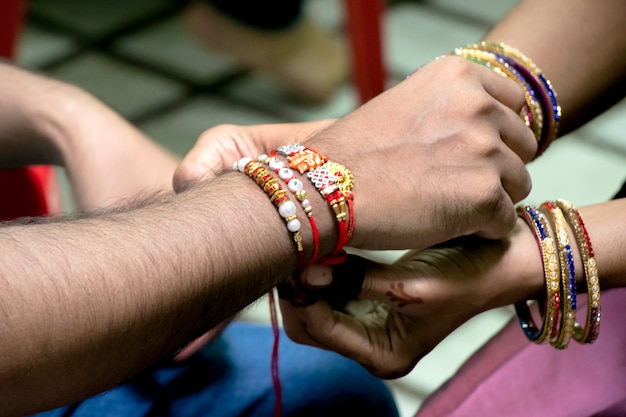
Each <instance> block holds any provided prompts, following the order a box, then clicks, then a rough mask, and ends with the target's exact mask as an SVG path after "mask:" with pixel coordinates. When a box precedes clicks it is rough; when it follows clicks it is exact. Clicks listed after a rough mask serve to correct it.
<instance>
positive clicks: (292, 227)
mask: <svg viewBox="0 0 626 417" xmlns="http://www.w3.org/2000/svg"><path fill="white" fill-rule="evenodd" d="M287 230H289V231H290V232H291V233H296V232H297V231H298V230H300V220H298V219H294V220H290V221H288V222H287Z"/></svg>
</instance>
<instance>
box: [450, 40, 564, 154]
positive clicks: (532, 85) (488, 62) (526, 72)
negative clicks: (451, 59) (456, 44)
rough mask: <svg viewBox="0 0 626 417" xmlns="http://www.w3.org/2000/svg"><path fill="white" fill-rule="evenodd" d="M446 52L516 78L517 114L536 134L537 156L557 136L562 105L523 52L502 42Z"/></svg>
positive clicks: (513, 78) (477, 44)
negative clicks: (519, 90) (518, 91)
mask: <svg viewBox="0 0 626 417" xmlns="http://www.w3.org/2000/svg"><path fill="white" fill-rule="evenodd" d="M449 55H456V56H460V57H463V58H466V59H468V60H470V61H472V62H475V63H477V64H480V65H483V66H485V67H487V68H490V69H492V70H493V71H495V72H497V73H498V74H500V75H502V76H504V77H506V78H509V79H511V80H513V81H515V82H516V83H517V84H519V86H520V87H521V88H522V89H523V90H524V96H525V101H526V104H525V105H524V107H523V108H522V111H521V113H520V117H521V118H522V119H523V120H524V122H525V123H526V126H528V127H529V128H530V129H531V130H532V131H533V134H534V135H535V138H536V139H537V143H538V144H539V146H538V149H537V156H539V155H541V154H542V153H543V152H544V151H545V150H546V149H547V148H548V146H549V145H550V143H551V142H552V141H553V140H554V139H555V138H556V137H557V133H558V128H559V122H560V119H561V107H560V106H559V105H558V103H557V100H556V92H555V91H554V89H553V88H552V84H551V83H550V81H549V80H548V79H547V78H546V77H545V75H544V74H543V72H542V71H541V70H540V69H539V68H538V67H537V66H536V65H535V63H534V62H533V61H532V60H531V59H530V58H528V57H527V56H526V55H524V54H523V53H521V52H520V51H518V50H517V49H515V48H512V47H510V46H508V45H505V44H503V43H493V42H480V43H476V44H471V45H467V46H465V47H460V48H456V49H455V50H454V51H453V52H451V53H450V54H449Z"/></svg>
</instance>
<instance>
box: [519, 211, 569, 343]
mask: <svg viewBox="0 0 626 417" xmlns="http://www.w3.org/2000/svg"><path fill="white" fill-rule="evenodd" d="M517 213H518V215H519V216H520V217H521V218H522V219H523V220H524V221H525V222H526V223H527V224H528V226H529V227H530V229H531V230H532V232H533V234H534V236H535V239H536V241H537V245H538V246H539V252H540V254H541V261H542V265H543V272H544V278H545V283H546V295H545V300H544V308H543V320H542V326H541V328H538V327H537V325H536V324H535V322H534V320H533V318H532V314H531V312H530V308H529V306H528V304H527V302H526V301H523V302H517V303H515V311H516V313H517V318H518V320H519V323H520V326H521V327H522V330H523V331H524V334H525V335H526V337H527V338H528V339H529V340H530V341H532V342H535V343H537V344H541V343H544V342H546V341H547V340H549V339H551V338H553V337H554V336H555V335H556V331H557V324H558V315H559V308H560V304H561V298H560V297H561V296H560V274H559V260H558V257H557V247H556V242H555V241H554V237H553V233H552V228H551V227H550V225H549V224H548V222H547V221H546V219H545V216H544V215H543V214H542V213H541V212H540V211H538V210H537V209H536V208H535V207H533V206H531V205H520V206H518V207H517ZM539 301H541V300H539Z"/></svg>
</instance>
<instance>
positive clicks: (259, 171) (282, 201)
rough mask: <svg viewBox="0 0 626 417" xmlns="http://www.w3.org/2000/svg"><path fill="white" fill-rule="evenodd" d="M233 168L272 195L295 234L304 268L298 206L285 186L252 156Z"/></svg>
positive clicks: (273, 200)
mask: <svg viewBox="0 0 626 417" xmlns="http://www.w3.org/2000/svg"><path fill="white" fill-rule="evenodd" d="M233 169H234V170H235V169H236V170H237V171H239V172H242V173H244V174H246V175H247V176H249V177H250V178H252V179H253V180H254V181H255V182H256V183H257V184H258V185H259V186H260V187H261V188H262V189H263V191H265V193H266V194H267V195H268V196H269V197H270V201H271V202H272V204H274V206H275V207H276V208H277V209H278V213H279V214H280V216H281V217H282V218H283V219H285V222H286V223H287V230H289V232H291V233H292V235H293V240H294V242H295V244H296V250H297V255H298V270H302V269H304V266H305V261H304V247H303V246H302V235H301V234H300V227H301V224H300V221H299V220H298V216H297V215H296V211H297V207H296V205H295V204H294V203H293V201H291V200H290V199H289V196H288V195H287V193H286V192H285V190H284V188H283V187H282V186H281V185H280V183H279V182H278V180H277V179H276V178H275V177H274V176H273V175H272V173H271V172H270V171H268V170H267V169H266V168H265V167H264V166H263V164H261V163H260V162H258V161H255V160H254V159H252V158H249V157H244V158H241V159H240V160H239V161H237V162H235V163H234V164H233Z"/></svg>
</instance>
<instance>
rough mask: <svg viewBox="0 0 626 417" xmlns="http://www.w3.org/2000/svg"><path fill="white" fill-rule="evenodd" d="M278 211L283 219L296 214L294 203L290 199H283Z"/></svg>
mask: <svg viewBox="0 0 626 417" xmlns="http://www.w3.org/2000/svg"><path fill="white" fill-rule="evenodd" d="M278 213H279V214H280V215H281V216H282V218H283V219H286V218H287V217H291V216H293V215H295V214H296V205H295V204H294V203H293V202H292V201H285V202H284V203H282V204H281V205H280V206H278Z"/></svg>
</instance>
